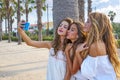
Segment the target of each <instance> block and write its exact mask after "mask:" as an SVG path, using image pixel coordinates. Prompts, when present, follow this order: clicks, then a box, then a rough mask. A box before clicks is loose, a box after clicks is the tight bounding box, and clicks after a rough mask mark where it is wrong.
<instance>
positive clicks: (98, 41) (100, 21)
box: [75, 12, 120, 80]
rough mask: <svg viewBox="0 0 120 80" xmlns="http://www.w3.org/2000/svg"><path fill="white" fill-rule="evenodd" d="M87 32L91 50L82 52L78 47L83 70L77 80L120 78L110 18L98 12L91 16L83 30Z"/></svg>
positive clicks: (119, 62) (77, 51) (114, 79)
mask: <svg viewBox="0 0 120 80" xmlns="http://www.w3.org/2000/svg"><path fill="white" fill-rule="evenodd" d="M83 30H84V32H87V33H88V34H87V41H86V42H87V45H88V46H89V49H88V50H86V51H84V52H81V51H80V50H79V49H80V48H84V47H83V46H82V47H78V48H77V50H76V55H79V54H80V55H82V56H81V57H79V56H76V57H77V58H78V59H79V60H80V59H81V58H82V59H84V60H83V62H82V63H81V64H80V66H81V69H80V71H79V72H78V73H77V74H76V75H75V77H76V78H77V80H116V79H117V77H120V60H119V57H118V54H117V51H116V50H117V48H116V40H115V37H114V36H113V32H112V31H113V29H112V26H111V23H110V21H109V18H108V17H107V16H106V15H105V14H103V13H98V12H93V13H90V14H89V18H88V20H87V22H86V23H85V27H84V28H83Z"/></svg>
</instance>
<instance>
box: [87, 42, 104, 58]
mask: <svg viewBox="0 0 120 80" xmlns="http://www.w3.org/2000/svg"><path fill="white" fill-rule="evenodd" d="M89 54H90V55H91V56H94V57H95V56H101V55H106V46H105V43H104V42H102V41H98V42H94V43H93V44H91V46H90V48H89Z"/></svg>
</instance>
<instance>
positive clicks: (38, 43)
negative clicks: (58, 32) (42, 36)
mask: <svg viewBox="0 0 120 80" xmlns="http://www.w3.org/2000/svg"><path fill="white" fill-rule="evenodd" d="M18 32H19V34H20V35H21V37H22V39H23V40H24V41H25V42H26V44H27V45H29V46H33V47H37V48H48V49H50V48H51V42H48V41H34V40H31V39H30V38H29V36H27V35H26V33H25V32H24V31H23V30H22V29H21V28H20V27H18Z"/></svg>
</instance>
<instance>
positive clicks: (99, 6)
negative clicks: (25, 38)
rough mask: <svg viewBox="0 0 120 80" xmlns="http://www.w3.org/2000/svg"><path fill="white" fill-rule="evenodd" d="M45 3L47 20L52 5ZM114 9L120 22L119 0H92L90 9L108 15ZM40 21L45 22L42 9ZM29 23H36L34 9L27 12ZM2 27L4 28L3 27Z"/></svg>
mask: <svg viewBox="0 0 120 80" xmlns="http://www.w3.org/2000/svg"><path fill="white" fill-rule="evenodd" d="M85 2H86V3H85V13H86V14H85V19H87V12H86V11H87V0H85ZM46 4H48V18H49V21H53V18H52V17H53V15H52V6H53V0H46ZM110 10H111V11H114V12H115V13H116V16H115V19H114V22H119V23H120V0H92V11H93V12H95V11H97V12H103V13H105V14H106V15H108V12H109V11H110ZM42 13H43V14H42V22H47V11H42ZM21 19H25V15H24V16H22V17H21ZM29 23H30V24H36V23H37V15H36V10H33V12H31V13H30V14H29ZM13 27H17V24H16V22H14V24H13ZM3 29H4V28H3Z"/></svg>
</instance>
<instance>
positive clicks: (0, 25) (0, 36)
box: [0, 2, 2, 41]
mask: <svg viewBox="0 0 120 80" xmlns="http://www.w3.org/2000/svg"><path fill="white" fill-rule="evenodd" d="M0 11H1V12H0V41H2V2H0Z"/></svg>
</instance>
